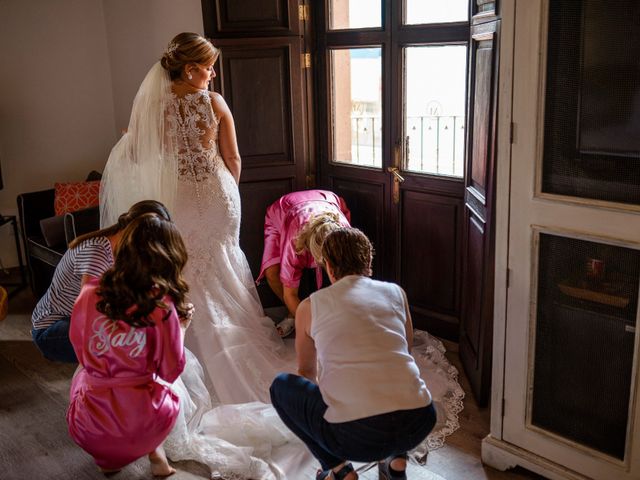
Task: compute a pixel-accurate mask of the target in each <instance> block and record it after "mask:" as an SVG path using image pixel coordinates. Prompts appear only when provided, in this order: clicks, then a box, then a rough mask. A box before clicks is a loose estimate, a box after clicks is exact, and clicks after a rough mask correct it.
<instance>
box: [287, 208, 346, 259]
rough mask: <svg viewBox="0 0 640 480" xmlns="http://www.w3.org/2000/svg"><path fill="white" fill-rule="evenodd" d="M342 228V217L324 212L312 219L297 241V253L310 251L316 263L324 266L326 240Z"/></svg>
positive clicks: (303, 228) (299, 234)
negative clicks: (323, 248)
mask: <svg viewBox="0 0 640 480" xmlns="http://www.w3.org/2000/svg"><path fill="white" fill-rule="evenodd" d="M340 227H341V225H340V216H339V215H338V214H337V213H334V212H323V213H319V214H317V215H314V216H312V217H310V218H309V220H308V221H307V223H306V224H305V225H304V226H303V227H302V229H300V232H299V233H298V236H297V237H296V239H295V247H296V253H297V254H300V253H302V252H304V251H305V250H308V251H309V253H311V256H313V259H314V260H315V261H316V263H317V264H318V265H319V266H322V265H323V260H322V244H323V242H324V239H325V238H326V237H327V235H329V234H330V233H331V232H333V231H334V230H337V229H338V228H340Z"/></svg>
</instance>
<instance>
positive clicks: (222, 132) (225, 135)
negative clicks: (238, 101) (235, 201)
mask: <svg viewBox="0 0 640 480" xmlns="http://www.w3.org/2000/svg"><path fill="white" fill-rule="evenodd" d="M211 100H212V103H213V108H214V111H215V113H216V115H217V116H218V119H219V120H220V129H219V131H218V146H219V148H220V155H222V159H223V160H224V163H225V165H226V166H227V168H228V169H229V171H230V172H231V175H233V178H235V179H236V183H240V170H241V168H242V166H241V159H240V152H239V151H238V140H237V138H236V127H235V124H234V123H233V115H231V110H229V106H228V105H227V102H225V101H224V98H222V95H220V94H219V93H215V92H212V93H211Z"/></svg>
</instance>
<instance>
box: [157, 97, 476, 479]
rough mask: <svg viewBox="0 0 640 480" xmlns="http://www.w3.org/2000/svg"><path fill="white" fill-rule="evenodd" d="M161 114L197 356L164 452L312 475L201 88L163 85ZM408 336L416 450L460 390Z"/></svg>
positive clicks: (438, 351) (444, 364)
mask: <svg viewBox="0 0 640 480" xmlns="http://www.w3.org/2000/svg"><path fill="white" fill-rule="evenodd" d="M165 118H166V119H167V122H168V125H167V127H166V128H167V133H168V134H169V135H171V136H172V137H173V138H174V139H176V140H174V141H176V142H177V148H178V159H177V160H178V170H179V176H178V187H177V195H176V202H175V203H176V204H175V206H174V211H173V212H172V216H173V219H174V221H175V223H176V224H177V226H178V228H179V230H180V232H181V234H182V236H183V238H184V241H185V244H186V246H187V250H188V253H189V261H188V263H187V267H186V271H185V275H186V279H187V281H188V283H189V285H190V291H189V294H188V296H189V299H190V301H191V302H193V304H194V305H195V308H196V309H195V314H194V317H193V320H192V322H191V326H190V328H189V330H188V331H187V334H186V338H185V344H186V346H187V348H188V349H190V350H191V351H192V352H193V353H194V355H195V357H196V358H197V360H196V358H193V356H191V355H188V364H187V367H186V369H185V373H184V374H183V375H182V377H181V379H180V380H179V381H178V382H177V383H176V384H175V385H174V386H175V388H176V390H177V391H178V392H179V394H180V396H181V399H182V409H181V416H180V418H179V420H178V422H177V425H176V427H175V428H174V430H173V432H172V434H171V435H170V436H169V438H168V439H167V442H166V450H167V454H168V455H169V458H171V459H172V460H186V459H192V460H197V461H199V462H202V463H205V464H206V465H208V466H209V467H210V468H211V471H212V477H213V478H215V477H216V476H221V477H224V478H252V479H262V478H265V479H268V478H273V479H276V478H277V479H281V478H289V479H298V478H313V476H314V475H315V472H316V468H317V462H316V461H315V460H314V459H313V458H312V457H311V455H310V454H309V453H308V452H307V450H306V448H305V446H304V445H303V444H302V443H300V442H299V441H298V440H297V439H296V438H295V437H294V436H293V434H291V432H289V431H288V429H287V428H286V427H285V426H284V425H283V424H282V423H281V422H280V420H279V418H278V416H277V414H276V413H275V411H274V409H273V408H272V407H271V406H270V405H269V385H270V384H271V381H272V380H273V378H274V377H275V375H276V374H277V373H278V372H282V371H289V372H295V371H296V368H295V352H294V348H293V342H292V341H286V342H283V341H282V340H281V339H280V338H279V337H278V335H277V333H276V330H275V328H274V325H273V322H272V321H271V319H269V318H268V317H266V316H265V315H264V312H263V309H262V306H261V304H260V301H259V298H258V295H257V292H256V289H255V285H254V281H253V278H252V275H251V271H250V269H249V266H248V264H247V261H246V258H245V256H244V254H243V252H242V250H241V249H240V246H239V229H240V196H239V192H238V187H237V185H236V183H235V181H234V178H233V177H232V175H231V173H230V172H229V170H228V169H227V168H226V166H225V164H224V161H223V160H222V157H221V156H220V154H219V152H218V145H217V134H218V119H217V118H216V116H215V114H214V112H213V110H212V107H211V99H210V97H209V93H208V92H207V91H204V90H203V91H200V92H197V93H192V94H187V95H184V96H177V95H176V94H172V99H171V101H170V102H169V105H168V112H167V115H166V117H165ZM415 338H416V341H415V346H414V356H415V357H416V359H417V360H418V364H419V365H420V368H421V370H422V372H423V376H424V379H425V381H426V383H427V385H428V387H429V389H430V390H431V393H432V395H433V398H434V401H435V403H436V408H437V410H438V418H439V421H438V424H437V425H436V428H435V429H434V431H433V432H432V434H431V435H430V436H429V437H428V439H427V440H426V441H425V443H424V444H423V445H422V446H421V447H420V448H418V449H417V451H416V453H417V455H418V456H420V455H424V454H425V453H426V451H427V449H433V448H437V447H438V446H441V445H442V443H443V441H444V437H445V436H446V435H448V434H450V433H452V432H453V431H454V430H455V429H456V428H457V427H458V420H457V414H458V412H459V411H460V410H461V409H462V397H463V395H464V394H463V392H462V389H461V388H460V385H459V384H458V382H457V371H456V370H455V368H454V367H452V366H451V365H450V364H449V362H448V361H447V360H446V359H445V357H444V355H443V353H444V348H443V347H442V344H441V343H440V342H439V341H437V340H436V339H434V338H433V337H431V336H430V335H428V334H426V333H424V332H416V335H415ZM198 361H199V362H198ZM199 364H200V365H202V369H201V368H200V365H199ZM202 378H203V379H204V384H203V380H202ZM205 387H206V388H205Z"/></svg>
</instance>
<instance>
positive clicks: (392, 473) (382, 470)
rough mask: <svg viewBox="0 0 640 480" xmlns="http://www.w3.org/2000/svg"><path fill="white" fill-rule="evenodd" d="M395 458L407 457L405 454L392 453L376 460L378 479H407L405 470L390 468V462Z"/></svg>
mask: <svg viewBox="0 0 640 480" xmlns="http://www.w3.org/2000/svg"><path fill="white" fill-rule="evenodd" d="M396 458H404V459H405V460H406V459H407V454H406V453H403V454H401V455H393V456H391V457H387V458H385V459H384V460H382V461H381V462H378V480H407V470H406V469H405V470H394V469H393V468H391V462H393V461H394V460H395V459H396Z"/></svg>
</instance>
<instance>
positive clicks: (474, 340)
mask: <svg viewBox="0 0 640 480" xmlns="http://www.w3.org/2000/svg"><path fill="white" fill-rule="evenodd" d="M480 17H481V18H482V20H485V19H487V18H488V17H487V15H479V18H480ZM493 19H494V20H493V21H489V22H485V23H478V24H474V25H473V26H472V27H471V43H470V47H471V63H472V75H471V82H470V92H471V93H470V119H469V124H470V125H472V129H471V131H470V132H469V142H468V145H469V153H468V158H467V172H468V177H467V180H466V191H465V206H464V222H465V223H464V241H463V243H464V255H463V263H464V271H463V286H462V315H461V322H460V327H461V328H460V358H461V360H462V364H463V366H464V369H465V372H466V374H467V377H468V378H469V382H470V383H471V387H472V390H473V393H474V395H475V397H476V400H477V401H478V403H479V404H480V405H485V404H486V403H487V402H488V400H489V389H490V387H491V351H492V333H493V292H494V288H493V278H494V268H495V267H494V249H495V245H494V244H495V205H494V203H495V179H496V165H495V145H496V111H497V110H496V109H497V85H498V81H497V72H498V48H497V46H498V44H499V42H498V33H499V29H500V20H497V19H495V17H493ZM474 23H475V22H474Z"/></svg>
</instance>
